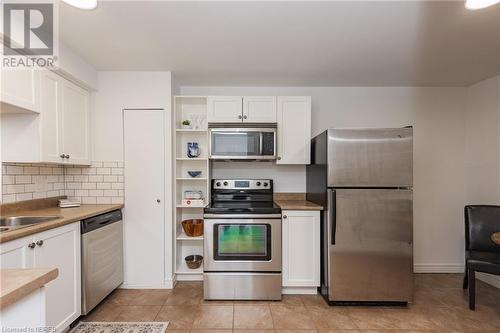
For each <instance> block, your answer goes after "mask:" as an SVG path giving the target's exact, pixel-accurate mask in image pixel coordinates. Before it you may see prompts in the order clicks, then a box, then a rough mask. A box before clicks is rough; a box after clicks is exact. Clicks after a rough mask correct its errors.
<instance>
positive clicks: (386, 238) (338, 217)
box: [328, 189, 413, 302]
mask: <svg viewBox="0 0 500 333" xmlns="http://www.w3.org/2000/svg"><path fill="white" fill-rule="evenodd" d="M330 197H331V200H332V202H331V203H330V205H329V207H328V209H329V210H331V211H332V213H331V214H330V218H329V228H328V229H329V230H328V231H329V235H328V239H329V241H330V243H329V251H328V256H329V258H328V259H329V265H328V266H329V267H328V270H329V283H328V290H329V300H330V301H355V302H361V301H367V302H410V301H411V298H412V289H413V276H412V273H413V250H412V241H413V217H412V215H413V214H412V192H411V190H384V189H366V190H365V189H356V190H335V191H332V195H331V196H330Z"/></svg>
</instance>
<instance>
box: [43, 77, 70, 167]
mask: <svg viewBox="0 0 500 333" xmlns="http://www.w3.org/2000/svg"><path fill="white" fill-rule="evenodd" d="M60 92H61V79H60V77H59V76H58V75H56V74H54V73H52V72H50V71H42V72H41V73H40V111H41V116H40V117H41V118H40V122H41V123H40V127H41V131H40V133H41V154H40V155H41V160H42V161H44V162H54V163H62V162H63V161H64V159H63V158H62V157H61V156H60V155H61V151H62V133H61V120H62V115H61V93H60Z"/></svg>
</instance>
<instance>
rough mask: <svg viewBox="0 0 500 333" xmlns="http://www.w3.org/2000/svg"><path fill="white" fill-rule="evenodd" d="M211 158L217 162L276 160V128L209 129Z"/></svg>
mask: <svg viewBox="0 0 500 333" xmlns="http://www.w3.org/2000/svg"><path fill="white" fill-rule="evenodd" d="M209 134H210V140H209V150H210V158H211V159H215V160H274V159H276V125H275V126H274V127H255V128H254V127H244V128H242V127H213V128H210V129H209Z"/></svg>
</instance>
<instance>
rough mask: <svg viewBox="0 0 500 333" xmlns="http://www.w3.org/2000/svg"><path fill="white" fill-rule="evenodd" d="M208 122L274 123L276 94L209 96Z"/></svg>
mask: <svg viewBox="0 0 500 333" xmlns="http://www.w3.org/2000/svg"><path fill="white" fill-rule="evenodd" d="M208 122H209V123H242V122H247V123H275V122H276V96H244V97H242V96H210V97H208Z"/></svg>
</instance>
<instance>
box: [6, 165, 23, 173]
mask: <svg viewBox="0 0 500 333" xmlns="http://www.w3.org/2000/svg"><path fill="white" fill-rule="evenodd" d="M23 173H24V169H23V167H22V166H17V165H7V167H6V169H5V174H7V175H22V174H23Z"/></svg>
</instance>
